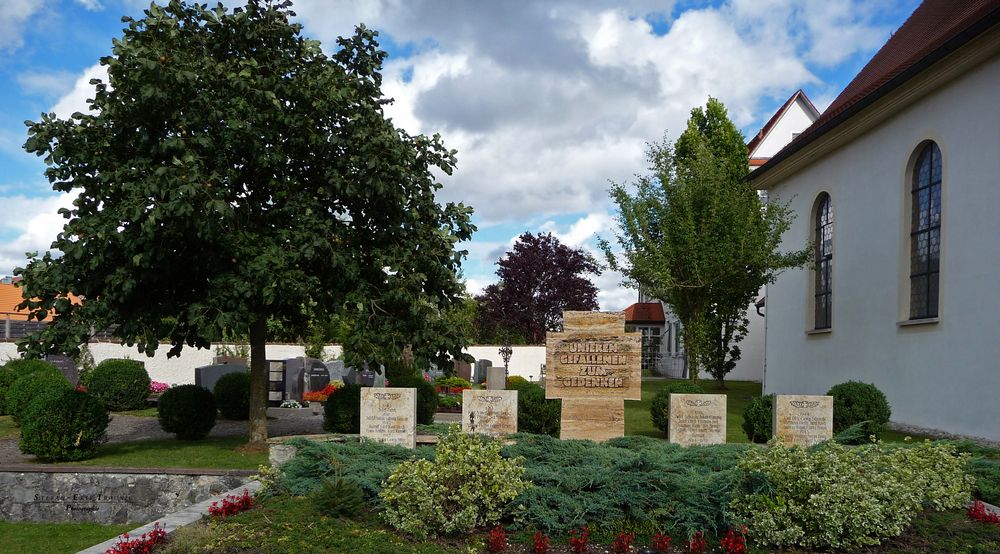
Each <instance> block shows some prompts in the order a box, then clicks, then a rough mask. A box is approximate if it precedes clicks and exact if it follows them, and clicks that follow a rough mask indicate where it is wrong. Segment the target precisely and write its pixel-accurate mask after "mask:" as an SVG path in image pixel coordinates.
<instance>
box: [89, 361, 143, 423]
mask: <svg viewBox="0 0 1000 554" xmlns="http://www.w3.org/2000/svg"><path fill="white" fill-rule="evenodd" d="M87 388H88V390H89V391H90V394H92V395H94V398H96V399H98V400H100V401H101V402H104V405H105V406H106V407H107V408H108V410H110V411H112V412H121V411H124V410H138V409H140V408H142V407H143V406H145V405H146V398H148V397H149V374H148V373H146V368H144V367H142V364H140V363H139V362H137V361H135V360H114V359H111V360H104V361H103V362H101V363H99V364H97V367H95V368H94V371H93V372H92V373H91V375H90V378H89V379H88V383H87Z"/></svg>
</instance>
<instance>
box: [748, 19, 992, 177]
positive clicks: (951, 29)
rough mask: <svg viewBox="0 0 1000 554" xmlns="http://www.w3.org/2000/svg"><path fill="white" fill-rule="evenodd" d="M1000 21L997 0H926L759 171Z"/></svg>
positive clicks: (766, 169) (775, 162) (763, 170)
mask: <svg viewBox="0 0 1000 554" xmlns="http://www.w3.org/2000/svg"><path fill="white" fill-rule="evenodd" d="M998 21H1000V0H924V2H923V3H922V4H920V6H919V7H917V9H916V10H914V12H913V13H912V14H911V15H910V17H909V19H907V20H906V22H905V23H903V26H902V27H900V28H899V29H898V30H897V31H896V32H895V33H894V34H893V35H892V36H891V37H889V40H888V41H887V42H886V43H885V45H884V46H882V48H881V49H880V50H879V51H878V53H876V54H875V56H874V57H873V58H872V59H871V61H869V62H868V64H867V65H866V66H865V67H864V68H863V69H862V70H861V72H860V73H858V74H857V75H856V76H855V77H854V80H852V81H851V82H850V84H848V85H847V87H846V88H844V90H843V92H841V93H840V95H839V96H837V98H836V99H835V100H834V101H833V103H831V104H830V107H829V108H827V109H826V111H824V112H823V114H822V115H821V116H820V117H819V119H817V120H816V121H815V122H813V124H812V125H810V126H809V128H807V129H806V130H805V131H803V132H802V134H800V135H799V136H798V137H796V138H795V139H794V140H793V141H792V142H791V143H790V144H789V145H788V146H787V147H785V148H784V149H783V150H782V151H781V152H779V153H778V154H777V155H775V156H774V157H773V158H771V161H770V162H769V163H767V164H764V166H762V167H761V168H759V169H757V170H755V171H754V172H753V173H752V174H751V178H753V177H755V176H759V175H761V174H763V173H765V172H766V171H768V170H769V169H770V168H772V167H774V166H776V165H777V164H779V163H781V161H782V160H784V159H786V158H787V157H788V156H790V155H791V154H793V153H795V152H796V151H798V150H799V149H801V148H802V147H803V146H805V145H806V144H809V143H811V142H812V141H814V140H816V139H817V138H819V137H820V136H821V135H823V134H825V133H826V132H828V131H830V130H831V129H833V128H834V127H836V126H837V125H840V124H841V123H843V122H844V121H846V120H847V119H849V118H850V117H851V116H853V115H854V114H855V113H857V111H860V109H861V108H863V107H865V106H867V105H870V104H871V103H872V102H874V101H876V100H878V98H880V97H882V96H883V95H884V94H886V93H887V92H889V91H890V90H893V89H895V88H896V87H898V86H900V85H901V84H903V83H904V82H906V81H908V80H909V79H911V78H912V77H914V76H915V75H917V74H919V73H920V72H921V71H923V70H924V69H926V68H927V67H928V66H930V65H931V64H933V63H934V62H935V61H937V60H939V59H940V58H941V57H943V56H944V55H946V54H948V53H950V52H952V51H954V50H956V49H958V48H959V47H960V46H962V45H963V44H965V43H967V42H968V41H970V40H972V39H973V38H975V37H976V36H978V35H980V34H981V33H982V32H984V31H986V30H987V29H989V28H991V27H993V26H994V25H996V24H997V22H998Z"/></svg>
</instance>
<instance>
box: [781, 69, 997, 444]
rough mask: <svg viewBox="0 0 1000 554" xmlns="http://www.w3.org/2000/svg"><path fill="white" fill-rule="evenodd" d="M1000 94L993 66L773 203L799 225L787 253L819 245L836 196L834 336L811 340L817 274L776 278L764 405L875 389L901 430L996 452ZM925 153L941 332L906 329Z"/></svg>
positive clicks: (835, 158)
mask: <svg viewBox="0 0 1000 554" xmlns="http://www.w3.org/2000/svg"><path fill="white" fill-rule="evenodd" d="M998 90H1000V59H997V58H995V59H994V60H993V61H991V62H988V63H986V64H984V65H983V66H980V67H979V68H978V69H976V70H974V71H972V72H970V73H968V74H966V75H965V76H963V77H962V78H961V79H959V80H957V81H955V82H953V83H952V84H951V85H950V86H947V87H943V88H941V89H940V90H938V92H936V93H935V94H933V95H931V96H928V97H926V98H924V99H921V100H920V101H918V102H917V103H916V104H913V105H911V106H910V107H908V108H907V109H905V110H904V111H902V112H901V113H899V114H897V115H895V116H894V117H893V118H891V119H889V120H888V121H885V122H883V123H882V124H881V125H879V126H878V127H876V128H875V129H874V130H872V131H870V132H868V133H867V134H866V135H863V136H862V137H860V138H858V139H855V140H854V141H853V142H851V143H849V144H848V145H846V146H844V147H842V148H840V149H839V150H838V151H836V152H834V153H832V154H829V155H827V156H825V157H823V158H821V159H820V161H818V162H816V163H815V164H813V165H812V166H810V167H808V168H806V169H805V170H803V171H801V172H799V173H797V174H795V175H793V176H792V177H790V178H787V179H785V180H784V181H783V182H782V183H781V184H779V185H778V186H777V187H775V188H774V189H772V190H771V192H770V197H771V198H772V199H778V200H780V201H790V202H791V207H792V209H793V210H794V212H795V213H796V214H797V218H796V220H795V221H794V223H793V225H792V227H791V229H790V230H789V231H788V232H787V233H786V234H785V237H784V240H785V245H786V248H788V249H791V248H800V247H801V246H802V245H803V244H805V242H806V241H807V240H808V239H809V236H810V229H811V226H812V225H813V218H812V215H811V211H812V209H813V206H814V202H815V200H816V197H817V195H818V194H819V193H820V192H821V191H827V192H829V193H830V195H831V199H832V206H833V218H834V231H833V233H834V235H833V268H832V271H833V278H832V283H833V298H832V302H833V317H832V320H833V325H832V331H831V332H829V333H823V334H807V331H808V330H809V329H811V327H812V325H811V322H810V321H809V314H810V312H809V306H810V302H811V301H812V298H811V286H810V281H811V279H812V275H811V272H810V271H809V270H792V271H786V272H785V273H783V274H782V275H781V276H779V278H778V281H777V282H776V283H775V284H773V285H771V286H769V287H768V300H767V308H766V313H767V365H766V373H765V383H764V389H765V392H768V393H772V392H774V393H789V394H791V393H794V394H823V393H825V392H826V391H827V390H828V389H829V388H830V386H832V385H835V384H837V383H841V382H844V381H847V380H851V379H853V380H859V381H864V382H870V383H874V384H875V385H876V386H878V387H879V388H880V389H881V390H882V391H884V392H885V393H886V395H887V397H888V399H889V401H890V403H891V404H892V420H893V421H897V422H901V423H906V424H910V425H916V426H921V427H929V428H935V429H941V430H944V431H949V432H953V433H959V434H966V435H972V436H980V437H986V438H989V439H993V440H1000V425H997V422H998V421H1000V402H998V401H997V398H998V396H1000V369H998V363H1000V340H998V339H997V336H996V335H997V329H998V328H997V325H996V321H997V314H998V313H1000V295H998V294H997V288H998V286H1000V240H997V237H1000V218H998V217H997V215H996V214H997V208H998V206H1000V182H998V181H1000V155H998V153H1000V133H998V132H997V130H998V129H1000V110H997V108H996V91H998ZM925 140H934V141H935V142H937V144H938V146H939V147H940V149H941V152H942V159H943V184H942V231H941V233H942V247H941V285H940V296H941V300H940V320H939V322H938V323H936V324H926V325H910V326H907V325H900V324H899V322H900V320H902V319H905V318H906V317H908V315H903V314H907V310H908V299H907V298H903V292H902V291H904V290H905V289H904V288H903V287H905V286H906V283H907V282H908V275H909V266H908V259H909V258H908V256H909V217H910V216H909V214H908V213H905V209H904V201H905V199H906V195H907V194H909V193H908V190H909V186H910V182H909V179H908V177H909V176H908V175H907V174H906V167H907V163H908V161H909V160H910V159H911V156H912V155H913V154H914V151H915V150H916V148H917V147H918V146H919V145H920V144H921V143H922V142H923V141H925Z"/></svg>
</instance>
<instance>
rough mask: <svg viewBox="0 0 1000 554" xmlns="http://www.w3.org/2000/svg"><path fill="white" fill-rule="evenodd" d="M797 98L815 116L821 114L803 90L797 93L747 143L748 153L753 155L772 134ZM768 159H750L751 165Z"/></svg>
mask: <svg viewBox="0 0 1000 554" xmlns="http://www.w3.org/2000/svg"><path fill="white" fill-rule="evenodd" d="M796 98H802V100H803V101H804V102H805V103H806V105H807V106H808V107H810V108H812V111H813V113H814V114H819V110H817V109H816V106H813V103H812V101H811V100H809V97H808V96H806V93H804V92H802V89H799V90H797V91H795V93H794V94H792V95H791V96H789V97H788V100H785V103H784V104H782V105H781V107H780V108H778V111H776V112H774V115H772V116H771V119H768V120H767V123H765V124H764V126H763V127H761V128H760V131H758V132H757V134H756V135H754V137H753V138H752V139H750V142H748V143H747V152H749V153H751V154H753V151H754V150H755V149H756V148H757V145H759V144H760V142H761V141H762V140H764V137H766V136H767V134H768V133H770V132H771V128H772V127H774V126H775V125H776V124H777V123H778V120H779V119H781V115H782V114H784V113H785V111H786V110H788V108H789V107H790V106H791V105H792V103H794V102H795V99H796ZM813 117H815V116H813ZM767 159H768V158H750V165H753V161H754V160H765V161H766V160H767Z"/></svg>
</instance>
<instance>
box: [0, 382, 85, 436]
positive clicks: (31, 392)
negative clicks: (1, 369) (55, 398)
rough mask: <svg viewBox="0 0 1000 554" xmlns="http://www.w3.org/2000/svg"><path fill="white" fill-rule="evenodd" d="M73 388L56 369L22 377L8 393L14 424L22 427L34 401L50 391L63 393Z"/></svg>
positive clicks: (8, 402) (8, 405)
mask: <svg viewBox="0 0 1000 554" xmlns="http://www.w3.org/2000/svg"><path fill="white" fill-rule="evenodd" d="M72 388H73V386H72V385H70V384H69V381H67V380H66V378H65V377H63V375H62V373H59V370H57V369H55V368H53V369H52V371H47V370H46V371H36V372H34V373H29V374H27V375H21V376H19V377H18V378H17V379H16V380H15V381H14V384H12V385H11V386H10V390H9V391H7V408H8V410H9V411H10V415H11V417H12V418H13V419H14V423H16V424H18V425H20V424H21V422H22V421H23V419H24V412H25V410H27V409H28V404H30V403H31V401H32V400H34V399H36V398H38V397H39V396H41V395H42V394H44V393H46V392H48V391H50V390H57V391H62V390H66V389H72Z"/></svg>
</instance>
